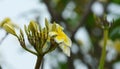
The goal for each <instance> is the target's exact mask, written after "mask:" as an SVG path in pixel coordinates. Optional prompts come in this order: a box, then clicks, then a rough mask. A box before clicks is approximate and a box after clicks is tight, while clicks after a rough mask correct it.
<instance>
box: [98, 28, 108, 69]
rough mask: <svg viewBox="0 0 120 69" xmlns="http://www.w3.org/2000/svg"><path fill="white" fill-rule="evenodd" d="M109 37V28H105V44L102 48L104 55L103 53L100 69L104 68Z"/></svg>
mask: <svg viewBox="0 0 120 69" xmlns="http://www.w3.org/2000/svg"><path fill="white" fill-rule="evenodd" d="M107 39H108V29H104V46H103V49H102V55H101V59H100V64H99V68H98V69H104V64H105V58H106V45H107Z"/></svg>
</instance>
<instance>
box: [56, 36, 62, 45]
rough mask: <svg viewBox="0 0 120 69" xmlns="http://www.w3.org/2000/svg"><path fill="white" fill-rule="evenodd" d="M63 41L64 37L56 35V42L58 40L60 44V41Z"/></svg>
mask: <svg viewBox="0 0 120 69" xmlns="http://www.w3.org/2000/svg"><path fill="white" fill-rule="evenodd" d="M63 41H64V39H63V38H61V37H60V36H56V37H55V42H57V43H58V44H59V43H62V42H63Z"/></svg>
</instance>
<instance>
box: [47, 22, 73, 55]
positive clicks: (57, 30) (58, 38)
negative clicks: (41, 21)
mask: <svg viewBox="0 0 120 69" xmlns="http://www.w3.org/2000/svg"><path fill="white" fill-rule="evenodd" d="M49 36H50V37H54V40H55V42H56V43H58V44H59V46H60V48H61V49H62V50H63V52H64V53H65V54H66V55H67V56H70V47H71V45H72V42H71V40H70V38H69V37H68V36H67V35H66V34H65V33H64V32H63V28H62V27H61V26H60V25H58V24H56V23H54V24H53V25H52V31H50V32H49Z"/></svg>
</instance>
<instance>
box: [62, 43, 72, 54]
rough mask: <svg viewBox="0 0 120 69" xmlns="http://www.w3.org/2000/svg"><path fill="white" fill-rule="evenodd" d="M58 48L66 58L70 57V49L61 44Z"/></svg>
mask: <svg viewBox="0 0 120 69" xmlns="http://www.w3.org/2000/svg"><path fill="white" fill-rule="evenodd" d="M60 48H61V49H62V51H63V52H64V53H65V54H66V55H67V56H70V47H68V46H64V45H63V44H60Z"/></svg>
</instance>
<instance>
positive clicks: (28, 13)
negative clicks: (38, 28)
mask: <svg viewBox="0 0 120 69" xmlns="http://www.w3.org/2000/svg"><path fill="white" fill-rule="evenodd" d="M104 14H106V16H107V21H108V22H110V23H111V22H113V20H114V23H113V24H112V27H111V28H110V31H109V39H108V42H107V56H106V60H105V69H120V0H0V21H2V20H3V19H4V18H6V17H9V18H11V20H12V21H13V22H14V23H15V24H17V25H18V26H19V27H21V28H22V29H23V27H24V24H26V25H28V24H29V22H30V20H35V21H37V22H38V23H39V24H41V25H42V26H43V27H44V19H45V18H47V19H48V20H49V21H50V22H54V21H56V22H57V23H59V24H60V25H62V26H63V27H64V31H65V33H66V34H67V35H68V36H69V37H70V38H71V40H72V48H71V56H70V57H67V56H66V55H65V54H63V52H62V51H61V50H60V49H59V48H57V49H56V50H55V51H53V52H51V53H49V54H47V55H45V57H44V61H43V65H42V69H97V67H98V64H99V60H100V56H101V50H102V46H103V29H101V28H100V27H99V26H98V25H97V23H96V20H95V18H94V15H96V16H98V17H101V18H102V17H103V16H104ZM26 43H27V44H28V47H29V46H30V44H29V43H28V42H27V41H26ZM35 62H36V56H34V55H32V54H30V53H29V52H26V51H24V50H23V49H22V48H21V46H20V44H19V42H18V40H17V39H16V38H15V37H14V36H13V35H10V34H6V32H5V31H4V30H3V29H0V69H34V65H35Z"/></svg>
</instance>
